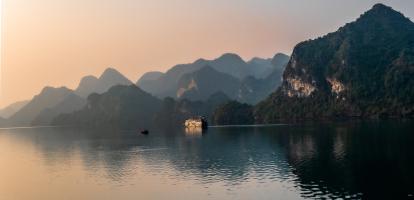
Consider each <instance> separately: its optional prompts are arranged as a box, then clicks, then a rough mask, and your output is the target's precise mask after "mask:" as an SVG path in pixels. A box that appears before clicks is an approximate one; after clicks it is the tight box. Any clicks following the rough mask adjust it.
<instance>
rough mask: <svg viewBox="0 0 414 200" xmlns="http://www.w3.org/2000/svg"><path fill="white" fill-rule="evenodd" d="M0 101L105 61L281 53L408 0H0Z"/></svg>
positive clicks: (71, 81)
mask: <svg viewBox="0 0 414 200" xmlns="http://www.w3.org/2000/svg"><path fill="white" fill-rule="evenodd" d="M0 1H2V3H1V5H2V8H1V9H0V10H1V16H2V19H1V71H0V73H1V74H0V75H1V76H0V77H1V80H0V84H1V85H0V88H1V89H0V107H4V106H6V105H8V104H10V103H13V102H15V101H19V100H26V99H31V98H32V97H33V96H34V95H35V94H38V93H39V92H40V91H41V89H42V88H43V87H44V86H54V87H60V86H66V87H69V88H71V89H74V88H76V86H77V85H78V83H79V81H80V79H81V78H82V77H83V76H85V75H95V76H99V75H100V74H101V73H102V72H103V71H104V70H105V69H106V68H108V67H113V68H116V69H117V70H119V71H120V72H121V73H123V74H124V75H126V76H127V77H128V78H129V79H131V80H132V81H134V82H135V81H136V80H137V79H138V78H139V77H140V76H141V75H142V74H143V73H145V72H148V71H163V72H164V71H166V70H168V69H169V68H171V67H172V66H174V65H175V64H179V63H190V62H193V61H194V60H196V59H198V58H206V59H213V58H216V57H219V56H220V55H222V54H223V53H227V52H232V53H237V54H239V55H240V56H242V58H243V59H245V60H249V59H251V58H252V57H264V58H267V57H272V56H273V55H274V54H275V53H277V52H282V53H286V54H290V53H291V52H292V50H293V48H294V46H295V44H297V43H298V42H301V41H304V40H308V39H312V38H316V37H318V36H322V35H325V34H326V33H328V32H333V31H336V30H337V29H338V28H339V27H340V26H342V25H344V24H345V23H347V22H350V21H353V20H355V19H356V18H357V17H358V16H359V15H360V14H362V13H363V12H365V11H366V10H368V9H370V8H371V7H372V6H373V5H374V4H375V3H384V4H386V5H389V6H392V7H393V8H394V9H396V10H398V11H401V12H402V13H403V14H404V15H405V16H407V17H409V18H411V19H414V1H412V0H388V1H386V0H383V1H371V0H364V1H361V0H346V1H345V0H311V1H310V0H294V1H292V0H208V1H206V0H70V1H68V0H0Z"/></svg>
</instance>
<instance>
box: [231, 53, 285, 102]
mask: <svg viewBox="0 0 414 200" xmlns="http://www.w3.org/2000/svg"><path fill="white" fill-rule="evenodd" d="M288 61H289V56H287V55H285V54H280V53H278V54H276V55H275V56H274V57H273V58H272V59H271V60H270V64H271V66H272V68H269V69H266V70H265V71H264V73H265V77H264V78H260V79H258V78H256V77H253V76H249V77H247V78H245V79H243V81H242V82H241V85H240V89H239V94H238V98H236V100H238V101H240V102H243V103H249V104H256V103H258V102H260V101H262V100H264V99H265V98H266V97H268V96H269V95H270V94H271V93H273V92H274V91H275V90H276V89H277V88H278V87H279V86H280V85H281V84H282V75H283V71H284V70H285V68H286V65H287V63H288Z"/></svg>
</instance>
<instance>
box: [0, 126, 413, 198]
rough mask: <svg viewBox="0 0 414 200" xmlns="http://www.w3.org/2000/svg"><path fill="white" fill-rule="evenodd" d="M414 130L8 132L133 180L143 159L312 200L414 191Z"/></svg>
mask: <svg viewBox="0 0 414 200" xmlns="http://www.w3.org/2000/svg"><path fill="white" fill-rule="evenodd" d="M413 128H414V124H413V123H412V122H371V123H353V122H350V123H343V124H309V125H302V126H273V127H261V128H254V127H253V128H246V127H245V128H212V129H209V130H208V132H207V133H205V134H203V135H202V136H201V137H193V136H189V137H187V136H186V135H185V133H184V132H182V130H181V131H176V132H175V134H174V133H173V132H174V130H157V131H156V130H154V131H152V132H151V134H150V136H149V137H145V136H142V135H140V134H137V133H136V132H119V131H115V130H110V129H107V130H100V131H98V130H97V131H94V132H90V131H82V130H70V129H22V130H17V131H15V132H14V133H15V134H8V135H10V136H8V137H16V138H19V140H20V141H25V142H26V143H27V142H30V143H32V144H33V145H35V146H36V147H37V149H38V150H39V151H40V152H42V155H43V156H44V157H45V159H46V160H48V162H49V163H64V161H65V160H67V159H70V157H71V156H73V155H74V154H75V152H76V153H77V152H79V154H80V155H81V158H82V159H83V163H84V165H85V167H86V168H87V170H90V171H94V170H96V168H97V167H98V168H103V169H105V170H107V171H108V174H109V177H108V178H110V179H113V180H114V181H121V182H122V181H123V180H128V179H130V178H131V177H130V176H134V173H131V170H132V171H134V170H137V166H136V164H137V163H139V165H140V168H139V169H140V170H142V169H145V170H148V171H145V172H149V173H164V174H165V173H167V174H168V177H169V178H175V179H178V180H182V181H185V180H188V179H191V180H196V181H198V182H201V183H204V184H209V183H214V182H224V183H228V184H231V185H237V184H241V183H243V182H249V181H255V180H261V181H265V182H266V183H267V184H270V183H273V182H276V183H278V184H279V183H283V184H294V185H295V187H296V188H297V189H299V190H301V195H302V196H303V197H305V198H312V199H314V198H317V199H318V198H346V197H347V196H349V197H351V198H364V199H380V198H388V199H390V198H391V199H393V198H395V199H405V197H407V194H409V193H412V192H414V191H413V188H412V185H413V184H414V173H413V171H412V170H411V169H413V168H414V161H412V158H413V156H414V151H413V147H412V145H411V144H412V142H414V136H413V135H412V134H411V130H413ZM19 133H22V134H19ZM29 133H30V134H29ZM166 133H168V134H166ZM390 133H394V134H390ZM137 155H139V156H137ZM183 177H184V178H183Z"/></svg>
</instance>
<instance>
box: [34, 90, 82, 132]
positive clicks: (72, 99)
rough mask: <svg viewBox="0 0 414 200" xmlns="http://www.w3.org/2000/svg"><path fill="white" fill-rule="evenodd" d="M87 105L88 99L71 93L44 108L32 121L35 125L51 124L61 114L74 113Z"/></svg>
mask: <svg viewBox="0 0 414 200" xmlns="http://www.w3.org/2000/svg"><path fill="white" fill-rule="evenodd" d="M85 105H86V99H84V98H82V97H80V96H78V95H76V94H74V93H71V94H69V95H68V96H66V97H65V98H64V99H63V100H62V101H61V102H59V103H58V104H57V105H55V106H53V107H50V108H46V109H44V110H43V111H42V112H41V113H40V114H39V115H37V116H36V117H35V118H34V119H33V121H32V122H31V124H32V125H34V126H39V125H50V123H51V122H52V120H53V119H54V118H55V117H57V116H59V115H61V114H67V113H72V112H74V111H77V110H81V109H82V108H83V107H84V106H85Z"/></svg>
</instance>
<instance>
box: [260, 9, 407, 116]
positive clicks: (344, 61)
mask: <svg viewBox="0 0 414 200" xmlns="http://www.w3.org/2000/svg"><path fill="white" fill-rule="evenodd" d="M413 76H414V23H412V22H411V21H410V20H409V19H407V18H406V17H404V16H403V15H402V14H401V13H399V12H396V11H394V10H392V9H391V8H390V7H387V6H384V5H382V4H377V5H375V6H374V7H373V8H372V9H371V10H370V11H368V12H366V13H365V14H363V15H361V17H360V18H359V19H358V20H357V21H356V22H353V23H349V24H347V25H346V26H344V27H342V28H340V29H339V30H338V31H337V32H334V33H330V34H328V35H326V36H324V37H321V38H318V39H316V40H310V41H306V42H302V43H300V44H298V45H297V46H296V47H295V49H294V52H293V54H292V58H291V60H290V62H289V64H288V66H287V68H286V70H285V72H284V76H283V77H284V80H285V81H284V82H283V84H282V87H281V89H279V90H277V91H276V92H275V93H274V94H273V95H271V97H269V98H268V99H267V100H265V101H263V102H261V103H260V104H258V105H257V106H256V108H255V115H256V118H257V121H259V122H275V121H279V120H290V119H315V118H332V117H355V116H357V117H406V116H412V115H413V114H414V79H413ZM289 78H296V79H300V80H301V81H302V82H305V83H308V84H311V85H313V86H315V88H316V91H314V92H313V93H312V94H311V95H310V96H308V97H297V96H293V97H288V95H287V91H289V89H290V88H289V83H288V82H287V81H286V80H287V79H289ZM328 79H336V80H339V81H340V82H341V83H342V84H343V85H344V86H345V88H346V89H345V91H343V92H341V93H340V94H338V95H337V94H335V93H334V92H332V91H331V85H330V83H329V82H328Z"/></svg>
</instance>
